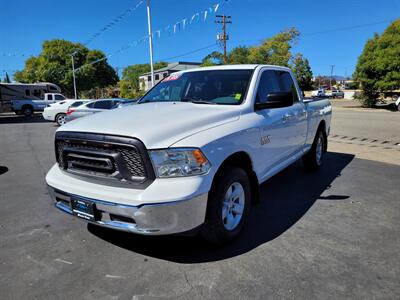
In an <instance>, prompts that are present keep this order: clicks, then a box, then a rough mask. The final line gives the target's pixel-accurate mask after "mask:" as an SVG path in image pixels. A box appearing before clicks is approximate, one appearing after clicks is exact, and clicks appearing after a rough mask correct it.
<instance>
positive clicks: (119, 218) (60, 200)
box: [48, 186, 208, 235]
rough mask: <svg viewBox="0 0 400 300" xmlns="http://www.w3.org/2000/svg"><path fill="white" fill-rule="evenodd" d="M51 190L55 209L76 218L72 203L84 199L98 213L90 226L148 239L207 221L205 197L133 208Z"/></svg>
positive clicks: (203, 195) (194, 226)
mask: <svg viewBox="0 0 400 300" xmlns="http://www.w3.org/2000/svg"><path fill="white" fill-rule="evenodd" d="M48 189H49V194H50V196H51V198H52V199H53V201H54V204H55V206H56V207H57V208H59V209H60V210H62V211H64V212H66V213H68V214H71V215H73V214H74V213H73V210H72V204H71V199H72V198H74V199H76V200H80V199H83V200H85V201H89V202H91V203H93V204H94V206H95V210H96V217H95V219H94V220H89V221H88V222H90V223H94V224H97V225H100V226H104V227H109V228H113V229H117V230H122V231H128V232H133V233H139V234H145V235H167V234H175V233H182V232H187V231H190V230H192V229H194V228H196V227H198V226H200V225H201V224H202V223H203V222H204V219H205V212H206V207H207V195H208V194H207V193H205V194H202V195H200V196H196V197H194V198H191V199H186V200H180V201H172V202H164V203H158V204H143V205H141V206H131V205H124V204H120V203H113V202H108V201H103V200H97V199H91V198H86V197H82V196H78V195H73V194H70V193H67V192H64V191H61V190H57V189H55V188H53V187H51V186H48ZM83 220H85V219H83ZM86 221H87V220H86Z"/></svg>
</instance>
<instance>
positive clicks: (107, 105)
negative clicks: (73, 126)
mask: <svg viewBox="0 0 400 300" xmlns="http://www.w3.org/2000/svg"><path fill="white" fill-rule="evenodd" d="M126 102H129V100H127V99H120V98H113V99H99V100H95V101H91V102H89V103H85V104H82V105H81V106H78V107H76V108H70V109H68V111H67V116H66V122H70V121H72V120H75V119H78V118H81V117H85V116H89V115H93V114H95V113H99V112H102V111H106V110H109V109H114V108H117V107H118V105H119V104H120V103H126Z"/></svg>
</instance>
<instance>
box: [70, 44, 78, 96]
mask: <svg viewBox="0 0 400 300" xmlns="http://www.w3.org/2000/svg"><path fill="white" fill-rule="evenodd" d="M76 53H77V51H75V52H74V53H72V54H71V63H72V78H73V80H74V96H75V99H77V96H76V81H75V64H74V55H75V54H76Z"/></svg>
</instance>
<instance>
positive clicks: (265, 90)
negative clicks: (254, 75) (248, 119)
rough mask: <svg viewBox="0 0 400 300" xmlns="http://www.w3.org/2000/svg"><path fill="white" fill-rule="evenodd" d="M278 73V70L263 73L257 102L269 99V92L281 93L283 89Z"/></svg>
mask: <svg viewBox="0 0 400 300" xmlns="http://www.w3.org/2000/svg"><path fill="white" fill-rule="evenodd" d="M276 73H277V72H276V71H272V70H267V71H264V72H263V73H262V74H261V78H260V82H259V84H258V89H257V95H256V102H257V103H264V102H266V101H267V95H268V94H272V93H279V92H280V91H281V90H280V86H279V81H278V77H277V74H276Z"/></svg>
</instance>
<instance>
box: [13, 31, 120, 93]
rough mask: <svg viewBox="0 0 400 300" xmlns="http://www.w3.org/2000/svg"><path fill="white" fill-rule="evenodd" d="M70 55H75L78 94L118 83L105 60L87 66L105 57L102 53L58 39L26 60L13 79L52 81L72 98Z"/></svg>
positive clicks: (115, 75) (47, 43)
mask: <svg viewBox="0 0 400 300" xmlns="http://www.w3.org/2000/svg"><path fill="white" fill-rule="evenodd" d="M72 53H75V54H74V62H75V69H76V72H75V76H76V85H77V89H78V91H81V92H84V91H88V90H90V89H94V88H103V87H106V86H109V85H115V84H116V83H117V82H118V75H117V74H116V72H115V71H114V69H113V68H112V67H111V66H110V65H109V64H108V63H107V60H106V59H103V60H101V61H99V62H97V63H94V64H90V63H92V62H94V61H97V60H100V59H102V58H104V57H105V55H104V53H103V52H101V51H99V50H89V49H88V48H86V47H84V46H83V45H82V44H79V43H72V42H69V41H65V40H61V39H56V40H51V41H45V42H44V43H43V46H42V52H41V53H40V54H39V55H38V56H32V57H30V58H29V59H27V60H26V61H25V67H24V69H23V70H22V71H19V72H16V73H15V75H14V79H15V80H16V81H20V82H27V83H34V82H40V81H45V82H52V83H55V84H57V85H59V86H60V88H61V89H62V91H63V93H65V94H66V95H67V96H72V95H73V80H72V78H73V76H72V66H71V54H72Z"/></svg>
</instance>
